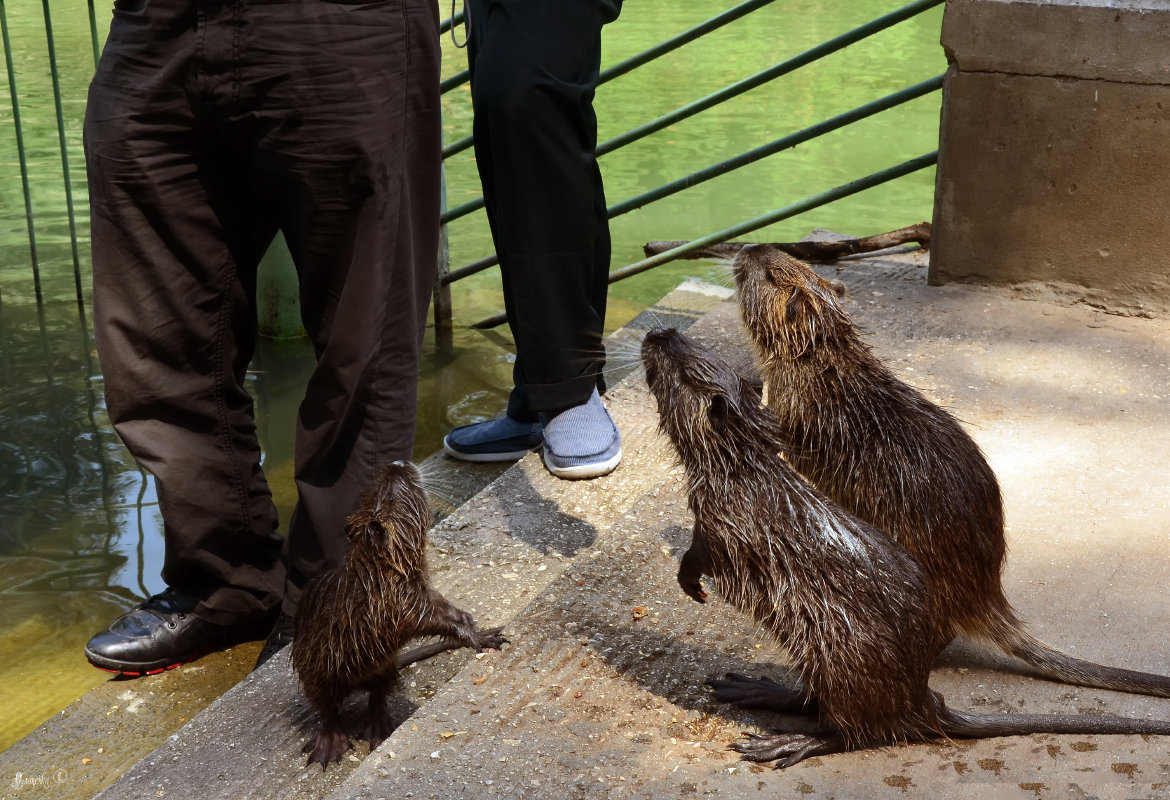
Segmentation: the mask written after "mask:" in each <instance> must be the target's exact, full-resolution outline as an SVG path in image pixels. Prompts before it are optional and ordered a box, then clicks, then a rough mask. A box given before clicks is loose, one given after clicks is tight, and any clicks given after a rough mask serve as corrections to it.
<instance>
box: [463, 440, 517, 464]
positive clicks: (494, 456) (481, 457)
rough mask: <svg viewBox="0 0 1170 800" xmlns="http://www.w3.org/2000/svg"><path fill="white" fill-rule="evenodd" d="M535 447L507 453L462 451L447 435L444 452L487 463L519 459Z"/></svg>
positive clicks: (465, 459) (464, 459)
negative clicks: (456, 447)
mask: <svg viewBox="0 0 1170 800" xmlns="http://www.w3.org/2000/svg"><path fill="white" fill-rule="evenodd" d="M535 449H536V448H535V447H530V448H528V449H527V450H513V451H511V452H507V453H461V452H459V451H458V450H456V449H455V448H453V447H452V446H451V445H450V444H448V443H447V439H446V437H444V438H443V452H444V453H446V454H447V455H449V456H451V458H457V459H459V460H460V461H474V462H475V463H477V464H487V463H491V462H494V461H519V460H520V459H522V458H524V456H526V455H528V454H529V453H531V452H532V451H533V450H535Z"/></svg>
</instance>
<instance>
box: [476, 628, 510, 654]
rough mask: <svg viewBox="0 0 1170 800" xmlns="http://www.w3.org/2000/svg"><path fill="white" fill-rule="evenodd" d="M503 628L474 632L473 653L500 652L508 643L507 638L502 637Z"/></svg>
mask: <svg viewBox="0 0 1170 800" xmlns="http://www.w3.org/2000/svg"><path fill="white" fill-rule="evenodd" d="M503 631H504V629H503V628H488V629H487V630H486V631H476V635H475V652H477V653H482V652H483V651H484V650H500V649H502V648H503V646H504V645H506V644H507V643H508V637H506V636H504V633H503Z"/></svg>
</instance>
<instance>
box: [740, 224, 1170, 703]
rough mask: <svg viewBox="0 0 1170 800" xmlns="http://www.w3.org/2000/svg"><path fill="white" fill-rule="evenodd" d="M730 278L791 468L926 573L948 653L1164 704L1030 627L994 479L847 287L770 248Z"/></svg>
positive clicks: (1166, 688) (1162, 681)
mask: <svg viewBox="0 0 1170 800" xmlns="http://www.w3.org/2000/svg"><path fill="white" fill-rule="evenodd" d="M733 270H734V272H735V281H736V287H737V289H738V293H739V304H740V309H741V313H742V318H743V321H744V325H745V326H746V328H747V330H748V332H749V334H750V336H751V339H752V341H753V343H754V345H755V349H756V351H757V354H758V355H759V361H760V370H761V373H762V374H763V377H764V383H765V388H766V397H767V402H768V405H769V406H770V407H771V409H772V411H773V412H774V413H775V415H776V417H777V418H778V420H779V425H780V439H781V441H782V442H783V444H784V446H785V450H786V451H787V452H788V459H789V462H790V463H791V464H792V465H793V466H794V467H796V469H797V471H799V472H800V473H801V474H802V475H804V476H805V477H806V478H807V479H808V480H809V481H811V482H812V484H813V485H814V486H816V487H817V488H818V489H820V490H821V491H822V492H824V493H825V494H826V495H828V496H829V497H830V498H832V499H833V500H834V501H835V502H837V503H838V504H839V505H841V506H842V507H843V508H845V509H846V510H848V511H849V512H851V513H853V514H855V515H856V516H858V517H860V518H861V519H863V520H865V521H866V522H869V523H870V524H872V525H874V526H876V527H878V528H880V529H881V530H883V531H886V532H887V533H888V534H890V536H892V537H893V538H894V539H895V540H896V541H897V542H898V543H899V544H901V545H902V546H903V547H904V548H906V550H908V551H909V552H910V554H911V555H912V556H914V558H915V559H916V560H917V561H918V563H919V564H921V565H922V567H923V569H924V570H925V571H926V574H927V577H928V578H929V585H930V589H931V600H932V602H933V604H934V606H935V609H934V611H933V617H934V621H935V626H936V629H935V637H936V639H937V640H938V642H939V643H940V644H945V643H947V642H949V641H950V640H951V639H952V638H954V636H956V635H957V634H960V633H962V634H966V635H968V636H970V637H973V638H976V639H984V640H988V641H990V642H992V643H994V644H995V645H996V646H998V647H999V648H1001V649H1002V650H1004V651H1005V652H1007V653H1009V654H1011V655H1012V656H1015V657H1016V658H1018V659H1020V660H1021V661H1023V662H1025V663H1026V664H1028V665H1029V666H1030V667H1031V668H1032V669H1033V670H1034V671H1035V673H1037V674H1039V675H1041V676H1043V677H1047V678H1051V679H1055V680H1058V681H1062V682H1065V683H1070V684H1075V685H1079V686H1091V687H1096V688H1101V689H1114V690H1118V691H1126V692H1140V693H1143V694H1150V695H1155V696H1158V697H1170V678H1167V677H1164V676H1161V675H1151V674H1148V673H1144V672H1136V671H1132V670H1125V669H1119V668H1114V667H1104V666H1101V665H1098V664H1094V663H1091V662H1088V661H1082V660H1080V659H1077V658H1073V657H1071V656H1068V655H1065V654H1064V653H1061V652H1059V651H1057V650H1054V649H1053V648H1051V647H1049V646H1048V645H1046V644H1044V643H1043V642H1040V641H1038V640H1037V639H1035V638H1033V637H1032V636H1030V635H1029V634H1028V633H1026V632H1025V631H1024V630H1023V626H1022V623H1021V622H1020V620H1019V618H1018V617H1017V616H1016V613H1015V611H1014V610H1013V609H1012V607H1011V605H1010V604H1009V603H1008V601H1007V598H1006V597H1004V593H1003V587H1002V585H1001V583H1000V575H1001V572H1002V570H1003V566H1004V560H1005V557H1006V552H1007V544H1006V539H1005V536H1004V510H1003V501H1002V499H1001V497H1000V491H999V483H998V482H997V481H996V478H995V473H993V472H992V470H991V467H990V466H989V465H988V463H987V460H986V458H984V456H983V453H982V452H981V451H980V449H979V446H978V445H977V444H976V443H975V441H974V440H973V439H972V438H971V437H970V436H968V435H967V433H966V432H965V431H964V430H963V428H962V427H961V426H960V425H959V423H958V422H957V421H956V420H955V418H954V417H952V416H951V415H950V414H949V413H947V412H946V411H945V410H944V409H942V408H940V407H938V406H937V405H935V404H934V403H931V402H930V401H929V400H927V399H926V398H925V397H923V396H922V395H921V394H920V393H919V392H918V391H916V390H915V389H913V388H912V387H910V386H908V385H907V384H905V383H903V382H902V381H901V380H899V379H898V378H897V377H895V376H894V374H893V373H892V372H891V371H890V370H889V369H888V368H887V367H886V366H885V365H884V364H883V363H882V362H881V361H880V360H878V358H877V357H876V356H875V355H874V354H873V353H872V352H871V350H870V348H869V346H868V345H867V344H866V343H865V342H863V341H862V339H861V337H860V336H859V335H858V332H857V330H856V329H855V328H854V326H853V324H852V323H851V321H850V319H849V316H848V314H847V313H846V311H845V309H844V307H843V304H842V297H843V295H844V286H843V285H842V284H841V283H840V282H839V281H827V280H825V279H823V278H821V277H820V276H819V275H817V274H816V273H815V272H813V270H812V269H811V268H810V267H808V266H807V265H806V264H804V263H803V262H801V261H799V260H797V259H795V258H793V257H792V256H790V255H787V254H786V253H783V252H781V251H779V250H777V249H775V248H771V247H768V246H748V247H745V248H743V249H742V250H741V251H740V252H739V254H738V256H737V257H736V259H735V261H734V265H733Z"/></svg>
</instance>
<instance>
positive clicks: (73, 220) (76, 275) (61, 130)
mask: <svg viewBox="0 0 1170 800" xmlns="http://www.w3.org/2000/svg"><path fill="white" fill-rule="evenodd" d="M41 8H42V9H43V10H44V15H45V40H46V41H47V42H48V47H49V74H50V76H51V77H52V80H53V105H54V107H55V108H56V112H57V140H58V141H59V143H60V145H61V174H62V175H63V177H64V179H65V181H64V184H65V213H66V215H67V216H68V220H69V245H70V248H71V249H72V252H73V285H74V289H75V291H76V293H77V313H78V315H79V317H80V319H81V329H82V331H83V332H84V331H85V330H86V327H85V294H84V292H83V290H82V288H81V253H80V252H78V247H77V215H76V214H75V213H74V211H73V179H72V176H71V175H70V174H69V143H68V142H67V141H66V139H65V112H64V110H63V109H62V107H61V75H60V73H59V71H58V70H57V45H56V43H55V42H54V41H53V20H52V18H51V16H50V14H49V0H41ZM87 350H88V348H87Z"/></svg>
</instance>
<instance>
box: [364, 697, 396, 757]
mask: <svg viewBox="0 0 1170 800" xmlns="http://www.w3.org/2000/svg"><path fill="white" fill-rule="evenodd" d="M397 727H398V721H397V720H396V719H395V718H394V715H393V714H392V713H391V712H390V709H389V708H387V707H386V704H385V703H383V704H382V707H381V708H375V707H374V706H372V705H371V706H370V707H368V708H367V709H366V713H365V715H364V716H363V717H362V726H361V735H360V737H359V738H362V739H365V740H366V741H368V742H369V743H370V752H371V753H372V752H374V751H375V750H377V749H378V745H380V744H382V742H384V741H386V739H387V738H388V737H389V736H390V734H392V733H394V729H395V728H397Z"/></svg>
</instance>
